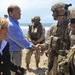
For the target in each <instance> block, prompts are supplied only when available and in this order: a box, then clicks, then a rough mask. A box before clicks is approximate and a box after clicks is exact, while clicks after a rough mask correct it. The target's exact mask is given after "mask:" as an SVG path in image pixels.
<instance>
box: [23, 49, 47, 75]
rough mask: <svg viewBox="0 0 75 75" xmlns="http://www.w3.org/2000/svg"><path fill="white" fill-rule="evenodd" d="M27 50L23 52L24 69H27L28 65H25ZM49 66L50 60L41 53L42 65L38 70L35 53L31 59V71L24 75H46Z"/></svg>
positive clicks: (40, 64)
mask: <svg viewBox="0 0 75 75" xmlns="http://www.w3.org/2000/svg"><path fill="white" fill-rule="evenodd" d="M26 52H27V49H24V50H22V54H23V55H22V67H24V68H25V69H26V63H25V57H26ZM47 64H48V58H47V57H46V56H45V54H44V53H40V63H39V68H38V69H37V68H36V62H35V53H33V55H32V57H31V63H30V69H29V70H27V71H26V74H24V75H46V73H45V72H46V70H47Z"/></svg>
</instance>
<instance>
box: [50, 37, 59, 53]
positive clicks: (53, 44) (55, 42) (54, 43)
mask: <svg viewBox="0 0 75 75" xmlns="http://www.w3.org/2000/svg"><path fill="white" fill-rule="evenodd" d="M50 48H51V49H52V50H55V51H56V52H58V51H59V48H60V38H59V37H56V36H51V38H50Z"/></svg>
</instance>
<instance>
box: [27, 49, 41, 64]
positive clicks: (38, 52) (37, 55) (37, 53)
mask: <svg viewBox="0 0 75 75" xmlns="http://www.w3.org/2000/svg"><path fill="white" fill-rule="evenodd" d="M33 52H34V50H33V49H32V50H28V52H27V54H26V64H30V59H31V56H32V54H33ZM35 60H36V63H39V62H40V50H35Z"/></svg>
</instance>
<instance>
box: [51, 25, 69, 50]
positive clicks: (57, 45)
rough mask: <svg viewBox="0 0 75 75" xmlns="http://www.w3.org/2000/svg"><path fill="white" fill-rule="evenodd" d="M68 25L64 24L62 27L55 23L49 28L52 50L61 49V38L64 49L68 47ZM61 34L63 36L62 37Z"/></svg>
mask: <svg viewBox="0 0 75 75" xmlns="http://www.w3.org/2000/svg"><path fill="white" fill-rule="evenodd" d="M67 26H68V25H66V24H65V25H64V26H63V28H62V25H55V26H53V28H52V29H51V35H52V38H51V41H50V42H51V44H50V46H53V50H55V49H56V51H59V50H61V46H62V45H61V40H62V39H63V41H64V50H66V49H69V48H70V38H69V33H68V27H67ZM62 34H63V36H64V38H62Z"/></svg>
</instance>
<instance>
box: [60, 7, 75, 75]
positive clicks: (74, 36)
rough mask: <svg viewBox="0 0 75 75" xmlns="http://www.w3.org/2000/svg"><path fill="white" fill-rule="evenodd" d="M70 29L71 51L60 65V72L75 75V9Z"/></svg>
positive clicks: (71, 16) (71, 14)
mask: <svg viewBox="0 0 75 75" xmlns="http://www.w3.org/2000/svg"><path fill="white" fill-rule="evenodd" d="M70 28H71V29H70V33H69V36H70V42H71V45H70V50H69V51H68V53H67V55H66V58H63V60H62V61H61V62H60V63H59V66H60V67H59V68H60V71H62V72H63V73H65V74H64V75H75V58H74V56H75V8H73V9H72V10H71V11H70Z"/></svg>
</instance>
